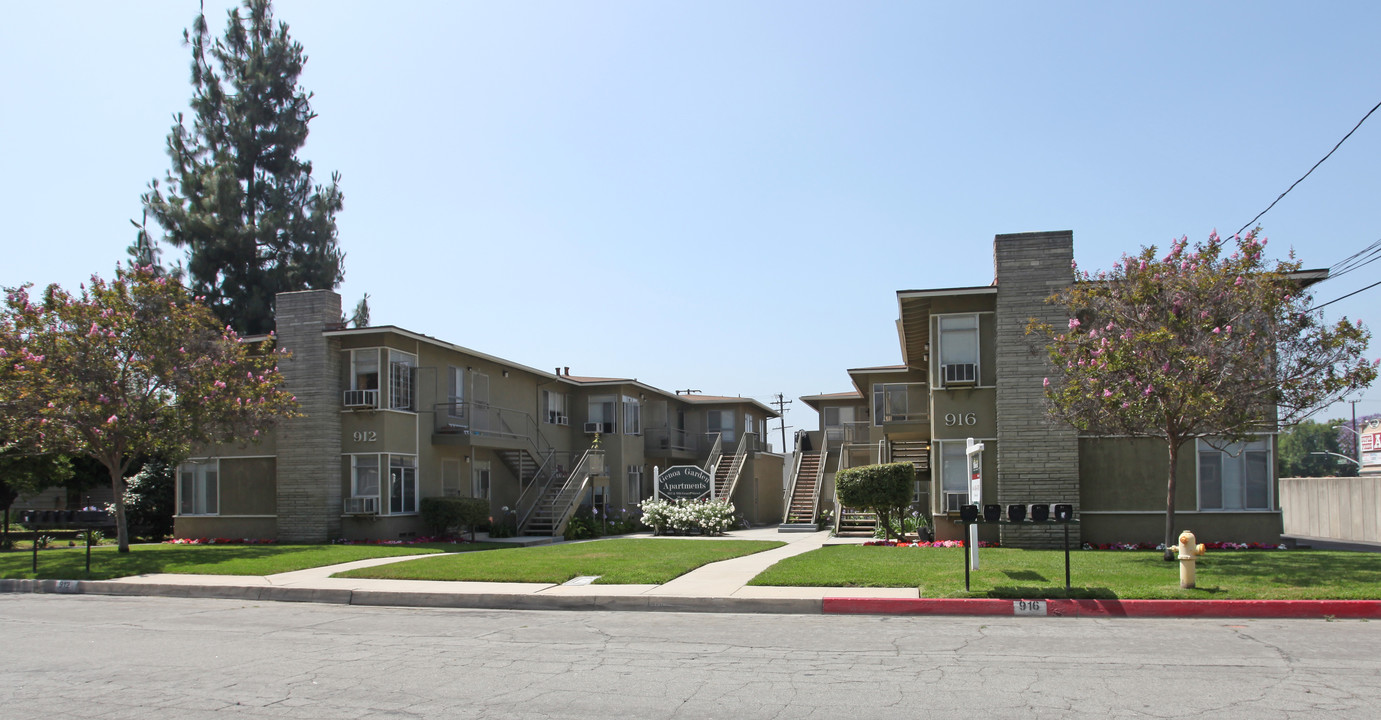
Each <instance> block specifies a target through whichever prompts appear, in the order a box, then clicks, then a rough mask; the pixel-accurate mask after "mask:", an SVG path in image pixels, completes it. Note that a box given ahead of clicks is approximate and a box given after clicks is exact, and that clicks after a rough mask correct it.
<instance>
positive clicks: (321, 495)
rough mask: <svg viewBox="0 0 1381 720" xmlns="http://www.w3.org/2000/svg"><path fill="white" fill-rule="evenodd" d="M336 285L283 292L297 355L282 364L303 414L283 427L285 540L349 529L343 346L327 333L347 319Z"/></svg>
mask: <svg viewBox="0 0 1381 720" xmlns="http://www.w3.org/2000/svg"><path fill="white" fill-rule="evenodd" d="M340 313H341V303H340V296H339V295H337V294H336V293H334V292H332V291H330V290H305V291H301V292H288V293H279V294H278V297H277V300H276V311H275V320H276V324H277V330H276V332H277V335H278V347H280V348H283V349H286V350H288V351H290V352H292V357H291V358H289V359H287V360H285V361H283V362H280V363H279V364H278V365H279V369H280V370H281V371H282V373H283V379H284V382H285V386H286V388H287V390H288V392H291V393H292V394H293V395H295V396H297V403H298V412H299V413H301V414H302V417H297V418H288V419H286V420H284V421H282V422H281V423H280V424H279V426H278V463H277V466H278V483H277V486H278V539H279V540H280V541H282V542H330V541H331V540H334V539H336V538H338V537H340V532H341V521H340V517H341V494H342V493H341V487H342V482H343V481H342V479H341V438H340V432H341V430H340V428H341V422H340V413H341V350H340V340H338V339H336V338H328V337H325V336H324V335H323V333H324V332H325V331H326V330H328V329H331V328H334V327H336V326H338V325H339V324H340V317H341V315H340Z"/></svg>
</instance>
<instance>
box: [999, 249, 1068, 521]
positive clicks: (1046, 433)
mask: <svg viewBox="0 0 1381 720" xmlns="http://www.w3.org/2000/svg"><path fill="white" fill-rule="evenodd" d="M1073 260H1074V233H1072V232H1070V231H1067V230H1066V231H1060V232H1038V233H1017V234H1012V235H998V236H997V237H996V238H995V239H994V242H993V262H994V265H995V269H996V274H997V314H996V323H997V500H998V502H1001V503H1003V504H1004V505H1005V504H1013V503H1033V502H1039V503H1051V504H1052V505H1053V504H1055V503H1069V504H1072V505H1074V508H1075V513H1076V517H1077V514H1078V510H1079V437H1078V433H1077V432H1076V431H1075V430H1074V428H1072V427H1070V426H1069V425H1066V424H1064V423H1058V422H1056V421H1053V420H1050V419H1048V418H1047V416H1046V414H1045V399H1044V397H1045V391H1044V387H1043V383H1042V380H1043V379H1044V378H1045V377H1047V376H1048V375H1049V374H1050V373H1049V372H1048V370H1047V367H1048V365H1047V362H1048V360H1047V358H1046V354H1045V347H1044V343H1043V342H1042V341H1041V340H1040V339H1039V338H1037V337H1036V336H1028V335H1027V334H1026V325H1027V323H1028V322H1030V320H1031V318H1036V319H1039V320H1042V321H1044V322H1048V323H1051V324H1054V325H1057V326H1058V325H1059V324H1061V323H1064V322H1065V321H1066V320H1067V319H1068V318H1067V317H1066V316H1065V315H1066V314H1065V312H1064V310H1062V309H1060V308H1059V307H1058V306H1054V305H1048V304H1046V302H1045V300H1046V298H1048V297H1050V296H1051V295H1053V294H1055V293H1056V292H1059V291H1060V290H1062V289H1064V288H1066V287H1069V286H1071V285H1073V284H1074V271H1073V270H1072V269H1071V268H1070V263H1071V262H1072V261H1073ZM1001 542H1002V544H1003V545H1011V546H1013V547H1061V546H1062V543H1063V542H1064V535H1063V530H1062V529H1059V528H1056V527H1055V526H1046V527H1041V528H1034V527H1032V528H1017V527H1011V526H1003V528H1002V538H1001ZM1070 542H1071V544H1073V545H1074V546H1075V547H1078V543H1079V532H1078V526H1077V525H1076V526H1074V527H1072V528H1070Z"/></svg>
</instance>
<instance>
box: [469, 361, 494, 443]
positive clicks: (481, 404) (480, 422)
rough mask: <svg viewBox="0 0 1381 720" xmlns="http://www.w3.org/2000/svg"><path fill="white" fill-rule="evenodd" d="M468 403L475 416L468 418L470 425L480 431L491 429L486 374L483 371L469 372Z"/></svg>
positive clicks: (487, 378)
mask: <svg viewBox="0 0 1381 720" xmlns="http://www.w3.org/2000/svg"><path fill="white" fill-rule="evenodd" d="M470 403H471V405H472V406H473V407H474V409H475V416H474V417H473V418H471V419H470V427H471V428H473V429H475V430H478V431H480V432H483V431H485V430H489V429H491V428H492V423H490V421H489V376H488V375H485V374H484V373H471V374H470Z"/></svg>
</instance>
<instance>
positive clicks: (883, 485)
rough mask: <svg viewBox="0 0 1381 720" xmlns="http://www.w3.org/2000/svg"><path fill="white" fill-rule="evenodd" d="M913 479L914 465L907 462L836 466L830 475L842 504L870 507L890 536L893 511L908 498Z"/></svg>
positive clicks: (907, 501) (914, 479) (901, 505)
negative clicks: (850, 466) (838, 467)
mask: <svg viewBox="0 0 1381 720" xmlns="http://www.w3.org/2000/svg"><path fill="white" fill-rule="evenodd" d="M915 483H916V468H915V467H914V466H913V465H912V464H911V463H888V464H886V465H864V466H862V467H853V468H846V469H844V470H840V471H839V472H838V473H837V474H836V475H835V476H834V489H835V494H836V495H837V496H838V497H839V502H840V503H841V504H842V505H845V506H847V507H851V508H859V509H866V510H872V511H873V512H874V513H877V516H878V524H880V525H882V526H883V527H884V528H886V529H885V530H884V534H885V535H886V536H888V537H890V536H891V531H892V523H891V518H892V515H893V513H896V514H900V512H901V508H904V507H906V505H907V503H909V502H911V491H912V486H913V485H915Z"/></svg>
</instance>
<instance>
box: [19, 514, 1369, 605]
mask: <svg viewBox="0 0 1381 720" xmlns="http://www.w3.org/2000/svg"><path fill="white" fill-rule="evenodd" d="M727 535H728V537H731V538H734V539H742V540H779V541H782V542H785V543H786V545H784V546H782V547H779V548H776V549H773V550H768V551H765V552H760V553H756V554H753V555H746V556H743V557H738V558H733V559H730V560H723V561H720V562H716V563H711V564H709V565H705V566H702V567H699V568H696V569H695V570H692V571H690V572H688V573H686V574H685V575H682V576H680V577H678V578H675V579H673V580H671V581H670V582H668V583H666V584H663V585H594V584H589V583H588V581H586V582H581V581H579V580H574V581H571V582H568V583H565V584H562V585H555V584H548V583H496V582H449V581H429V580H375V579H366V578H335V577H331V576H332V575H333V574H336V573H339V572H344V571H346V570H354V569H357V568H365V567H373V566H376V565H385V564H389V563H395V562H403V561H406V560H412V559H416V558H419V557H435V555H434V554H431V555H411V556H397V557H387V558H372V559H369V560H359V561H356V562H352V563H344V564H341V565H332V566H328V567H320V568H310V569H307V570H297V571H294V572H287V573H280V574H278V575H268V576H262V577H258V576H243V575H172V574H158V575H137V576H133V577H126V578H119V579H115V580H0V592H37V593H90V594H100V595H156V596H164V597H201V598H226V599H240V600H252V601H281V602H323V603H337V604H349V605H373V606H399V607H445V608H478V609H516V610H661V611H685V612H732V613H793V614H820V613H832V614H859V613H871V614H878V613H880V614H898V615H916V614H925V615H1008V616H1010V615H1039V616H1056V617H1283V618H1334V617H1339V618H1342V617H1347V618H1378V619H1381V600H1064V599H1050V600H1045V599H1034V600H1032V599H1028V600H1002V599H993V598H979V599H953V598H921V597H919V592H918V589H917V588H843V587H765V586H764V587H757V586H749V585H747V583H748V581H750V580H752V579H753V578H754V577H755V576H757V575H758V574H759V573H761V572H762V571H763V570H766V569H767V568H768V567H770V566H772V565H773V564H775V563H777V562H778V561H780V560H782V559H783V558H788V557H791V556H793V555H799V554H801V553H805V552H810V551H811V550H815V549H818V548H820V547H823V546H825V545H827V544H850V543H861V542H864V540H863V539H853V538H831V537H829V533H828V532H814V533H795V532H790V533H778V532H777V530H776V528H774V527H769V528H753V529H749V530H737V531H732V532H730V533H728V534H727ZM632 537H649V538H650V537H651V536H650V535H634V536H632ZM713 539H714V538H704V540H706V541H712V540H713ZM527 540H531V541H532V542H534V543H536V542H550V538H540V539H539V538H530V539H527Z"/></svg>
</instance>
